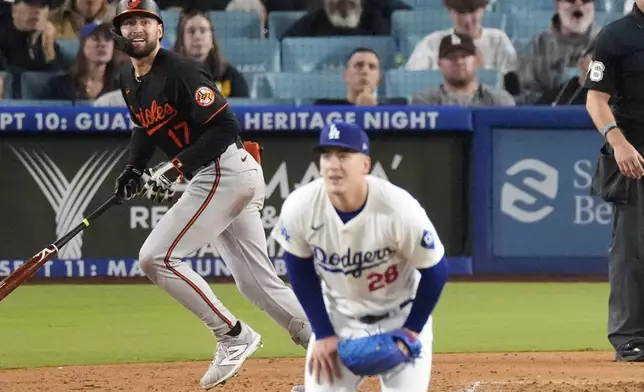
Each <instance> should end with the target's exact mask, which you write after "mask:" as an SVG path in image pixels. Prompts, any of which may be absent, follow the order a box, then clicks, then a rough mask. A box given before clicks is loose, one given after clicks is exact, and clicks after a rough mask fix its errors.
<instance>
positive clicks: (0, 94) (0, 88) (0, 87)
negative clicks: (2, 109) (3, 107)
mask: <svg viewBox="0 0 644 392" xmlns="http://www.w3.org/2000/svg"><path fill="white" fill-rule="evenodd" d="M7 98H10V97H7ZM0 99H4V76H2V75H0Z"/></svg>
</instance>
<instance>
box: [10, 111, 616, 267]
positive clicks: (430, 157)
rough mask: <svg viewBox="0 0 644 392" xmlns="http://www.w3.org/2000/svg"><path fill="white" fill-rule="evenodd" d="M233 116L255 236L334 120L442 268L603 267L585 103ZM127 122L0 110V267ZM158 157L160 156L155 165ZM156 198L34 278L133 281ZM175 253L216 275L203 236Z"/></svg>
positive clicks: (306, 169)
mask: <svg viewBox="0 0 644 392" xmlns="http://www.w3.org/2000/svg"><path fill="white" fill-rule="evenodd" d="M235 112H236V114H237V115H238V118H239V120H240V123H241V125H242V127H243V129H244V135H243V136H244V137H245V138H246V139H249V140H257V141H259V142H260V143H261V144H262V145H263V146H264V157H263V163H262V166H263V169H264V177H265V180H266V196H267V197H266V203H265V207H264V210H263V212H262V220H263V224H264V228H265V229H266V233H267V234H268V233H269V232H270V229H271V228H272V227H273V225H274V224H275V221H276V218H277V216H278V215H279V212H280V208H281V205H282V203H283V201H284V199H285V198H286V196H287V195H288V194H289V193H290V192H291V191H292V190H293V189H295V188H296V187H297V186H299V185H301V184H305V183H308V182H310V181H311V180H313V179H315V178H317V177H318V171H317V166H316V165H317V162H316V157H315V155H314V154H313V153H312V152H311V147H312V146H313V144H314V143H315V141H316V138H317V130H318V129H319V128H320V127H321V126H322V125H324V124H325V123H328V122H330V121H335V120H344V121H350V122H355V123H357V124H359V125H361V126H363V127H364V128H365V129H367V131H368V132H369V134H370V137H371V139H372V151H373V153H372V161H373V172H372V174H374V175H377V176H380V177H384V178H387V179H389V180H390V181H392V182H393V183H395V184H398V185H400V186H402V187H404V188H405V189H407V190H409V192H410V193H412V194H413V195H414V196H415V197H416V198H418V200H419V201H420V202H421V203H422V204H423V206H424V207H425V208H426V210H427V212H428V214H429V216H430V217H431V219H432V221H433V222H434V225H435V226H436V228H437V230H438V232H439V234H440V236H441V238H442V240H443V242H444V243H445V244H446V248H447V254H448V257H449V261H450V271H451V273H452V274H456V275H471V274H474V275H486V274H513V275H516V274H526V275H528V274H548V275H552V274H555V275H566V274H571V275H585V274H593V275H596V274H605V273H606V270H607V267H606V253H607V247H608V242H609V238H610V219H611V213H612V211H611V207H610V205H607V204H605V203H603V202H601V200H599V199H597V198H594V197H591V196H590V195H589V187H590V178H591V176H592V173H593V171H594V166H595V160H596V157H597V154H598V151H599V148H600V147H601V143H602V138H601V136H600V135H599V134H598V133H597V132H595V131H594V130H593V128H592V123H591V122H590V119H589V118H588V115H587V114H586V112H585V110H584V109H583V108H549V107H548V108H503V109H500V108H499V109H474V110H469V109H465V108H457V107H382V108H362V109H354V108H350V109H349V110H347V109H346V108H340V107H336V108H334V107H328V108H319V107H310V108H306V107H301V108H278V107H255V108H252V107H243V108H237V109H235ZM131 125H132V124H131V123H130V121H129V117H128V114H127V111H124V110H121V109H116V108H109V109H104V108H83V107H61V108H42V107H40V108H37V107H5V108H2V110H0V176H2V178H3V188H4V190H3V191H2V192H0V221H1V222H2V223H3V224H2V225H0V238H2V241H0V277H2V276H6V275H7V274H9V273H10V272H11V271H13V270H14V269H15V268H17V267H18V266H19V265H20V264H21V263H22V262H23V260H24V259H28V258H29V257H31V256H32V255H33V254H34V253H35V252H36V251H38V250H40V249H42V248H43V247H44V246H45V245H47V244H48V243H51V242H52V241H53V240H54V239H55V238H57V237H60V236H62V235H63V234H64V233H65V232H66V231H67V230H69V229H70V228H71V227H73V226H74V225H76V224H77V223H78V222H80V220H81V219H82V216H83V214H84V213H86V212H89V211H91V210H92V209H93V208H95V207H97V206H98V205H99V204H100V203H102V202H103V201H104V200H105V199H107V198H108V197H109V196H110V194H111V192H112V188H113V183H114V180H115V179H116V177H117V176H118V174H119V172H120V170H121V168H122V166H123V164H124V154H125V152H126V147H127V142H128V130H129V129H130V127H131ZM162 159H163V156H162V155H161V154H160V153H158V154H157V155H156V156H155V158H154V159H153V162H156V161H160V160H162ZM168 207H169V205H167V204H156V205H155V204H152V203H149V202H147V201H146V200H143V199H136V200H133V201H131V202H128V203H126V204H124V205H122V206H119V207H116V208H115V209H113V210H111V211H110V212H109V213H107V214H106V215H104V216H103V217H101V218H100V220H99V221H97V223H96V225H94V226H92V227H91V228H89V229H88V230H86V231H85V232H84V233H82V234H81V235H79V236H78V237H76V238H75V239H74V240H73V241H72V242H71V243H70V244H69V245H67V246H66V247H64V248H63V249H62V250H61V254H60V259H59V260H55V261H52V262H49V263H48V264H47V265H46V266H45V267H44V268H43V269H42V270H41V271H40V272H39V273H38V276H40V277H43V278H62V277H108V278H109V277H113V278H126V277H141V276H142V274H141V271H140V270H139V269H138V267H137V264H136V261H135V259H136V257H137V252H138V247H139V246H140V245H141V244H142V243H143V241H144V239H145V237H146V236H147V234H148V233H149V232H150V230H151V228H152V227H154V225H155V224H156V222H158V220H159V219H160V218H161V217H162V216H163V213H164V212H165V211H167V209H168ZM420 234H421V233H419V236H420ZM419 240H420V237H419ZM268 249H269V254H270V256H271V259H272V260H273V262H274V264H275V265H276V268H277V270H278V272H279V273H280V274H281V275H284V274H285V268H284V265H283V261H282V259H281V256H282V250H281V249H280V247H279V246H278V245H277V244H276V243H275V242H274V241H272V240H271V239H270V238H269V244H268ZM187 261H188V262H190V263H191V264H192V266H193V268H194V269H195V270H196V271H197V272H198V273H200V274H202V275H204V276H208V277H221V276H227V275H228V271H227V269H226V267H225V264H224V263H223V262H222V261H221V259H220V258H219V256H218V254H217V251H216V246H213V245H212V244H211V245H208V246H206V247H204V248H203V249H201V250H199V251H198V252H197V253H196V254H195V255H193V257H191V258H190V259H189V260H187Z"/></svg>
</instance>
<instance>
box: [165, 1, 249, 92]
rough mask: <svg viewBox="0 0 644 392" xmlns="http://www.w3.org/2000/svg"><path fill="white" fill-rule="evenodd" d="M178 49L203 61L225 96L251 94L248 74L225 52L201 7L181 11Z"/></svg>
mask: <svg viewBox="0 0 644 392" xmlns="http://www.w3.org/2000/svg"><path fill="white" fill-rule="evenodd" d="M174 51H175V52H178V53H181V54H183V55H185V56H188V57H190V58H193V59H195V60H197V61H199V62H201V63H203V64H204V66H205V67H206V69H207V70H208V71H209V72H210V73H211V74H212V75H213V76H214V78H215V80H216V82H217V87H219V91H221V93H222V94H223V95H224V96H225V97H248V96H249V92H248V84H247V83H246V80H245V79H244V76H243V75H242V74H241V73H240V72H239V71H237V69H235V67H233V66H232V65H231V64H230V63H229V62H228V61H227V60H226V59H225V58H224V56H223V54H222V53H221V50H220V48H219V45H218V44H217V40H216V38H215V28H214V26H213V25H212V21H211V20H210V18H208V14H207V13H205V12H203V11H197V10H187V11H183V12H182V13H181V17H180V18H179V25H178V26H177V41H176V42H175V44H174Z"/></svg>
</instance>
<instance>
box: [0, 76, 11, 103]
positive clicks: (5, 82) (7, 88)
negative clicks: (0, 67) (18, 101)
mask: <svg viewBox="0 0 644 392" xmlns="http://www.w3.org/2000/svg"><path fill="white" fill-rule="evenodd" d="M0 79H2V97H3V98H5V99H10V98H13V76H12V75H11V74H10V73H9V72H3V71H0Z"/></svg>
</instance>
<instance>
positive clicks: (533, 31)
mask: <svg viewBox="0 0 644 392" xmlns="http://www.w3.org/2000/svg"><path fill="white" fill-rule="evenodd" d="M510 15H511V16H510V21H509V23H508V26H507V28H506V29H505V31H506V32H507V33H508V36H509V37H510V39H515V38H519V39H523V38H534V37H535V36H537V35H538V34H540V33H541V32H543V31H545V30H547V29H548V28H550V25H551V23H552V15H553V11H552V10H529V11H528V10H524V9H521V10H520V11H517V10H514V11H512V13H511V14H510Z"/></svg>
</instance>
